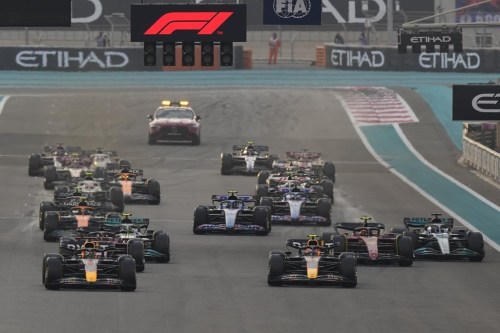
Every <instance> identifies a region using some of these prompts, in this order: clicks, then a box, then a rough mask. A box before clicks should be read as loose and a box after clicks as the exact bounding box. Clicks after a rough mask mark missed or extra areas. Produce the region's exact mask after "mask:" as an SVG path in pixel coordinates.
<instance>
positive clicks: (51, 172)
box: [43, 165, 57, 190]
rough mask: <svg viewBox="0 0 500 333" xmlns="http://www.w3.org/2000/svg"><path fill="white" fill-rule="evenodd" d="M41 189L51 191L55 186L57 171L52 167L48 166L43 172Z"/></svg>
mask: <svg viewBox="0 0 500 333" xmlns="http://www.w3.org/2000/svg"><path fill="white" fill-rule="evenodd" d="M43 175H44V180H43V188H44V189H46V190H53V189H54V187H55V185H54V182H55V181H57V170H56V167H55V166H53V165H48V166H47V167H46V168H45V170H44V172H43Z"/></svg>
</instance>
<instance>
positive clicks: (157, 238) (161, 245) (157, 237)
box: [153, 231, 170, 263]
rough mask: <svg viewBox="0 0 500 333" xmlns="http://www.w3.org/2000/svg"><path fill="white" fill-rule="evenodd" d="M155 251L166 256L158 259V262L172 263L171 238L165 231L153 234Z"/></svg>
mask: <svg viewBox="0 0 500 333" xmlns="http://www.w3.org/2000/svg"><path fill="white" fill-rule="evenodd" d="M153 249H154V250H155V251H156V252H159V253H161V254H163V255H164V257H158V258H156V262H162V263H167V262H170V237H169V236H168V235H167V234H166V233H164V232H163V231H155V233H154V234H153Z"/></svg>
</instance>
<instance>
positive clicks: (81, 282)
mask: <svg viewBox="0 0 500 333" xmlns="http://www.w3.org/2000/svg"><path fill="white" fill-rule="evenodd" d="M113 251H115V249H114V248H112V247H108V248H100V247H99V246H98V245H97V244H95V243H94V242H85V243H84V244H83V245H82V247H81V248H80V249H78V250H76V249H75V251H74V253H73V255H72V256H70V257H66V258H65V257H64V256H62V255H60V254H56V253H46V254H44V256H43V261H42V284H43V285H44V286H45V288H47V289H50V290H56V289H59V288H120V289H121V290H122V291H133V290H135V289H136V286H137V280H136V273H135V269H136V268H135V260H134V258H132V257H131V256H129V255H122V256H119V257H117V256H116V255H113Z"/></svg>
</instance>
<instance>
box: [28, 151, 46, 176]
mask: <svg viewBox="0 0 500 333" xmlns="http://www.w3.org/2000/svg"><path fill="white" fill-rule="evenodd" d="M41 168H43V162H42V156H40V154H31V155H30V158H29V160H28V175H30V176H37V175H38V174H39V170H40V169H41Z"/></svg>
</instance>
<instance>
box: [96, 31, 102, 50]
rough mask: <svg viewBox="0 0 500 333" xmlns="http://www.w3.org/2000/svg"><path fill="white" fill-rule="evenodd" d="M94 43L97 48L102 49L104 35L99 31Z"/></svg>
mask: <svg viewBox="0 0 500 333" xmlns="http://www.w3.org/2000/svg"><path fill="white" fill-rule="evenodd" d="M95 43H96V46H97V47H104V33H103V32H102V31H99V34H98V35H97V37H96V38H95Z"/></svg>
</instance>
